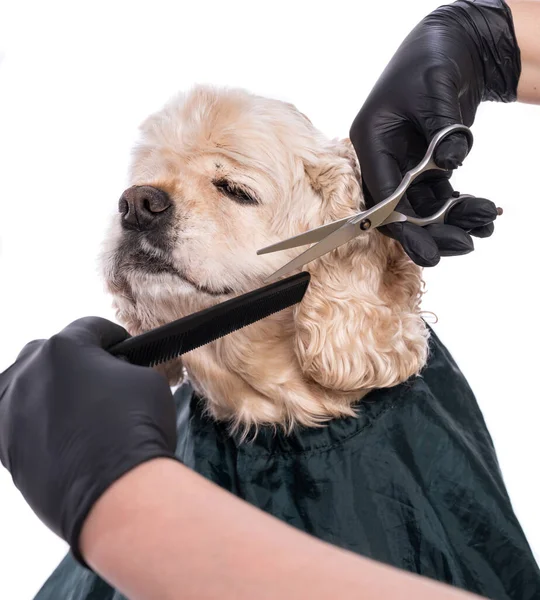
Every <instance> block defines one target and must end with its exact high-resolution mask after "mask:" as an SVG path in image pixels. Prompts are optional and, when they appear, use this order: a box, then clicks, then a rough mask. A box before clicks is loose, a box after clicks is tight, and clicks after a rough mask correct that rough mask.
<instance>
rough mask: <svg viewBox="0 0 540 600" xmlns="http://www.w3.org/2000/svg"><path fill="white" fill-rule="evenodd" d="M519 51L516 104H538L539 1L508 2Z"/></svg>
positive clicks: (539, 87) (539, 91)
mask: <svg viewBox="0 0 540 600" xmlns="http://www.w3.org/2000/svg"><path fill="white" fill-rule="evenodd" d="M508 6H509V7H510V10H511V11H512V18H513V21H514V29H515V32H516V39H517V42H518V46H519V49H520V51H521V77H520V79H519V84H518V88H517V99H518V102H527V103H529V104H540V1H539V0H508Z"/></svg>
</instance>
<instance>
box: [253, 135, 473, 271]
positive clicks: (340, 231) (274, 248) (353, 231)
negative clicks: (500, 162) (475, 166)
mask: <svg viewBox="0 0 540 600" xmlns="http://www.w3.org/2000/svg"><path fill="white" fill-rule="evenodd" d="M457 131H461V132H463V133H465V134H466V135H467V137H468V140H469V148H470V147H471V145H472V140H473V137H472V133H471V131H470V129H469V128H468V127H467V126H465V125H461V124H455V125H449V126H448V127H445V128H443V129H441V130H440V131H438V132H437V133H436V135H435V136H434V137H433V139H432V140H431V143H430V144H429V146H428V149H427V151H426V154H425V156H424V158H423V159H422V160H421V161H420V162H419V163H418V164H417V165H416V167H413V168H412V169H410V170H409V171H407V173H405V175H404V176H403V179H402V180H401V183H400V184H399V185H398V187H397V188H396V189H395V191H394V192H393V193H392V194H391V195H390V196H388V198H386V199H385V200H382V201H381V202H379V203H378V204H376V205H375V206H373V207H372V208H370V209H369V210H364V211H362V212H359V213H358V214H356V215H353V216H352V217H345V218H344V219H339V220H338V221H333V222H332V223H328V224H326V225H321V226H320V227H316V228H315V229H310V230H309V231H306V232H305V233H301V234H300V235H295V236H294V237H291V238H288V239H286V240H283V241H281V242H278V243H277V244H272V245H271V246H267V247H266V248H261V249H260V250H258V251H257V254H258V255H260V254H269V253H271V252H278V251H279V250H286V249H288V248H297V247H298V246H304V245H306V244H313V243H314V242H318V243H316V244H315V245H313V246H311V248H309V250H306V251H305V252H303V253H302V254H300V255H299V256H297V257H296V258H295V259H293V260H291V262H289V263H287V264H286V265H285V266H283V267H281V269H278V270H277V271H276V272H275V273H273V274H272V275H270V277H268V278H267V279H266V280H265V281H270V280H272V279H276V278H277V277H281V276H282V275H286V274H287V273H290V272H291V271H294V270H296V269H298V268H300V267H302V266H303V265H306V264H307V263H310V262H311V261H313V260H316V259H317V258H320V257H321V256H323V255H324V254H327V253H328V252H332V251H333V250H335V249H336V248H339V246H342V245H343V244H346V243H347V242H349V241H350V240H352V239H353V238H355V237H357V236H359V235H361V234H363V233H366V232H368V231H370V230H371V229H375V228H376V227H383V226H384V225H388V224H389V223H400V222H404V221H408V222H409V223H413V224H414V225H419V226H420V227H425V226H426V225H433V224H434V223H444V222H445V220H446V216H447V215H448V213H449V211H450V210H451V209H452V208H453V207H454V206H455V205H456V204H458V203H459V202H463V200H466V199H468V198H474V196H471V195H466V194H463V195H456V196H453V197H451V198H449V199H448V200H447V201H446V202H445V203H444V204H443V206H441V208H440V209H439V210H438V211H437V212H435V213H433V214H432V215H431V216H429V217H424V218H420V217H410V216H408V215H404V214H402V213H400V212H396V211H395V210H394V209H395V208H396V206H397V204H398V202H399V201H400V200H401V198H402V197H403V195H404V194H405V192H406V191H407V189H408V187H409V186H410V185H411V183H412V182H413V181H414V180H415V179H416V178H417V177H418V176H419V175H421V174H422V173H424V172H425V171H430V170H434V169H436V170H438V171H446V170H447V169H443V168H442V167H439V166H437V165H436V164H435V160H434V158H433V156H434V154H435V150H436V148H437V146H438V145H439V144H440V143H441V142H442V140H443V139H445V138H446V137H447V136H448V135H450V134H451V133H455V132H457Z"/></svg>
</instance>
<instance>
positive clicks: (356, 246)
mask: <svg viewBox="0 0 540 600" xmlns="http://www.w3.org/2000/svg"><path fill="white" fill-rule="evenodd" d="M305 172H306V174H307V177H308V179H309V182H310V185H311V187H312V188H313V189H314V190H315V191H316V192H317V194H318V195H319V196H320V198H321V206H322V220H321V223H327V222H330V221H333V220H336V219H340V218H343V217H346V216H349V215H352V214H354V213H355V212H358V211H359V210H362V208H363V206H364V203H363V198H362V192H361V185H360V169H359V166H358V163H357V159H356V155H355V153H354V150H353V148H352V146H351V144H350V142H349V141H348V140H344V141H340V142H334V143H333V144H332V145H330V146H329V147H328V148H327V150H325V151H324V152H322V153H321V154H320V155H318V157H317V161H310V164H305ZM305 269H306V270H307V271H309V272H310V273H311V283H310V285H309V287H308V290H307V292H306V294H305V296H304V299H303V300H302V302H301V303H300V304H299V305H298V306H297V307H296V308H295V325H296V352H297V356H298V359H299V362H300V365H301V366H302V369H303V372H304V375H305V376H306V377H309V378H310V379H312V380H314V381H316V382H317V383H318V384H320V385H321V386H323V387H325V388H328V389H332V390H339V391H343V392H351V391H355V390H365V389H372V388H379V387H390V386H393V385H396V384H397V383H400V382H402V381H405V380H406V379H408V378H409V377H410V376H412V375H414V374H417V373H418V372H419V371H420V370H421V368H422V367H423V365H424V364H425V361H426V359H427V338H428V335H427V328H426V326H425V323H424V321H423V320H422V318H421V316H420V313H419V302H420V297H421V291H422V278H421V269H420V268H419V267H417V266H416V265H415V264H414V263H413V262H412V261H411V260H410V259H409V258H408V257H407V255H406V254H405V252H404V251H403V249H402V248H401V246H399V244H398V243H397V242H395V241H394V240H392V239H390V238H388V237H385V236H384V235H382V234H381V233H380V232H378V231H373V232H369V233H366V234H365V235H362V236H359V237H358V238H356V239H355V240H354V241H351V242H349V243H348V244H345V245H343V246H341V247H340V248H338V249H337V250H334V251H333V252H332V253H330V254H327V255H325V256H323V257H322V258H320V259H318V260H316V261H314V262H312V263H309V264H308V265H306V266H305Z"/></svg>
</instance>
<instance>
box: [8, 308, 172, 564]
mask: <svg viewBox="0 0 540 600" xmlns="http://www.w3.org/2000/svg"><path fill="white" fill-rule="evenodd" d="M127 337H128V334H127V332H126V331H125V330H124V329H123V328H122V327H120V326H118V325H115V324H113V323H111V322H109V321H106V320H105V319H99V318H92V317H90V318H86V319H80V320H78V321H75V322H74V323H72V324H71V325H69V326H68V327H66V328H65V329H64V330H63V331H61V332H60V333H58V334H57V335H55V336H53V337H52V338H51V339H49V340H39V341H34V342H31V343H30V344H28V345H27V346H25V348H24V349H23V351H22V352H21V353H20V355H19V356H18V358H17V360H16V362H15V363H14V364H13V365H12V366H11V367H10V368H9V369H7V371H5V372H4V373H2V374H1V375H0V460H1V461H2V464H3V465H4V466H5V467H6V468H7V469H8V470H9V471H10V472H11V475H12V477H13V481H14V483H15V485H16V486H17V488H18V489H19V490H20V491H21V493H22V495H23V496H24V498H25V499H26V501H27V502H28V504H29V505H30V506H31V508H32V509H33V510H34V512H35V513H36V514H37V515H38V517H39V518H40V519H41V520H42V521H43V522H44V523H45V524H46V525H47V526H48V527H49V528H50V529H52V530H53V531H54V532H55V533H56V534H58V535H59V536H61V537H62V538H63V539H64V540H66V541H67V542H68V543H69V544H70V546H71V548H72V551H73V553H74V555H75V557H76V558H77V559H78V560H79V562H81V563H82V564H85V563H84V559H83V558H82V556H81V554H80V552H79V548H78V541H79V534H80V531H81V528H82V525H83V523H84V521H85V519H86V516H87V515H88V512H89V511H90V509H91V508H92V506H93V505H94V503H95V502H96V501H97V500H98V499H99V497H100V496H101V494H103V492H105V491H106V490H107V488H108V487H109V486H110V485H111V484H112V483H114V482H115V481H116V480H117V479H118V478H119V477H121V476H122V475H123V474H125V473H127V472H128V471H129V470H131V469H132V468H134V467H136V466H137V465H139V464H141V463H143V462H145V461H147V460H149V459H152V458H157V457H171V458H173V457H174V451H175V448H176V427H175V425H176V414H175V406H174V401H173V398H172V393H171V390H170V388H169V386H168V384H167V381H166V380H165V378H164V377H163V376H162V375H160V374H158V373H157V372H156V371H154V370H152V369H149V368H146V367H138V366H134V365H131V364H129V363H127V362H125V361H123V360H120V359H118V358H115V357H113V356H112V355H111V354H109V353H108V352H107V351H106V350H104V348H108V347H109V346H111V345H112V344H115V343H117V342H120V341H122V340H124V339H125V338H127Z"/></svg>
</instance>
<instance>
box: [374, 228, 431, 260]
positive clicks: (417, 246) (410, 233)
mask: <svg viewBox="0 0 540 600" xmlns="http://www.w3.org/2000/svg"><path fill="white" fill-rule="evenodd" d="M383 229H385V230H387V231H386V232H383ZM380 231H382V232H383V233H387V235H389V236H390V237H392V238H394V239H395V240H397V241H398V242H399V243H400V244H401V245H402V246H403V249H404V250H405V252H406V253H407V254H408V255H409V257H410V258H411V260H412V261H413V262H415V263H416V264H417V265H419V266H421V267H434V266H435V265H436V264H437V263H438V262H439V260H440V259H441V255H440V252H439V248H438V246H437V243H436V241H435V240H434V239H433V237H432V236H431V235H430V232H429V231H427V228H425V227H419V226H418V225H413V224H412V223H407V222H405V223H391V224H390V225H386V226H385V227H384V228H381V229H380Z"/></svg>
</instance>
